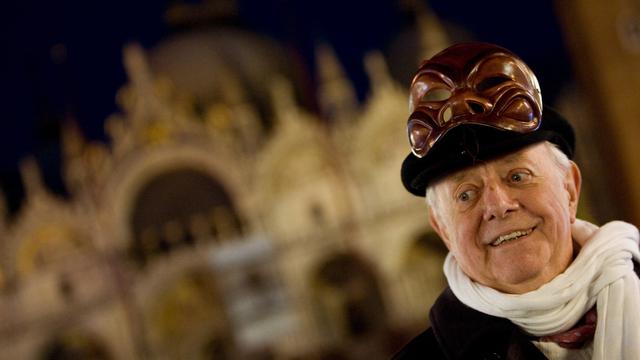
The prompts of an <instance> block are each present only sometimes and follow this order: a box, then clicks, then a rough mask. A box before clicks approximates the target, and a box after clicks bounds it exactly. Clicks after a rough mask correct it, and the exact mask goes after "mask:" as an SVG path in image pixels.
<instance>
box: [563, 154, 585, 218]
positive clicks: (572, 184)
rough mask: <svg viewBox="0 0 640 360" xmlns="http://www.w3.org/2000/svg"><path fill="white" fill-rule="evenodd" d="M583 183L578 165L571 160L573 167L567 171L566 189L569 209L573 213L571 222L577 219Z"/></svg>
mask: <svg viewBox="0 0 640 360" xmlns="http://www.w3.org/2000/svg"><path fill="white" fill-rule="evenodd" d="M581 185H582V174H581V173H580V168H578V165H576V163H574V162H573V161H571V167H570V168H569V171H567V175H566V178H565V189H566V190H567V193H568V195H569V211H570V214H571V223H572V224H573V223H574V222H575V221H576V213H577V212H578V201H579V200H580V187H581Z"/></svg>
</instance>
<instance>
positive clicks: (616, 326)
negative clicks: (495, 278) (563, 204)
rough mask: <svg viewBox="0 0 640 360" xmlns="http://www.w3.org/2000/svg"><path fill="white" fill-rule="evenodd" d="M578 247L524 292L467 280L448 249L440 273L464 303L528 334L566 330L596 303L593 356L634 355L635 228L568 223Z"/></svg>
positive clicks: (637, 312) (639, 316)
mask: <svg viewBox="0 0 640 360" xmlns="http://www.w3.org/2000/svg"><path fill="white" fill-rule="evenodd" d="M571 231H572V237H573V239H574V241H576V242H577V243H578V244H580V245H581V246H582V249H581V250H580V253H579V254H578V256H577V257H576V258H575V260H574V261H573V263H572V264H571V265H570V266H569V267H568V268H567V269H566V270H565V271H564V273H562V274H560V275H558V276H556V277H555V278H554V279H553V280H552V281H550V282H549V283H547V284H545V285H543V286H541V287H540V288H538V289H537V290H534V291H531V292H528V293H525V294H519V295H516V294H506V293H502V292H499V291H497V290H494V289H492V288H490V287H487V286H484V285H481V284H479V283H476V282H474V281H473V280H471V279H470V278H469V277H468V276H467V275H466V274H465V273H464V272H462V270H461V269H460V267H459V266H458V263H457V261H456V259H455V258H454V257H453V256H452V255H451V253H449V255H447V258H446V260H445V263H444V273H445V275H446V277H447V280H448V282H449V286H450V287H451V290H452V291H453V293H454V294H455V295H456V297H457V298H458V299H459V300H460V301H462V302H463V303H464V304H465V305H467V306H469V307H471V308H473V309H475V310H478V311H480V312H483V313H486V314H489V315H493V316H497V317H502V318H507V319H509V320H511V322H513V323H514V324H516V325H518V326H519V327H520V328H522V329H523V330H524V331H526V332H527V333H529V334H531V335H534V336H542V335H552V334H556V333H559V332H563V331H566V330H569V329H570V328H571V327H573V326H574V325H575V324H576V323H577V322H578V321H579V320H580V318H581V317H582V316H583V315H584V314H585V313H586V312H587V311H589V309H590V308H591V307H593V305H594V304H595V303H596V302H597V311H598V322H597V325H596V333H595V335H594V342H593V346H594V348H593V350H594V351H593V358H594V359H598V360H605V359H625V360H629V359H640V280H639V279H638V277H637V276H636V275H635V273H634V271H633V262H632V260H631V259H632V257H633V258H635V259H636V261H640V250H639V249H638V229H637V228H636V227H635V226H633V225H631V224H628V223H625V222H621V221H613V222H610V223H608V224H605V225H603V226H602V227H601V228H598V227H597V226H595V225H593V224H591V223H588V222H586V221H582V220H576V222H575V224H574V225H573V226H572V229H571Z"/></svg>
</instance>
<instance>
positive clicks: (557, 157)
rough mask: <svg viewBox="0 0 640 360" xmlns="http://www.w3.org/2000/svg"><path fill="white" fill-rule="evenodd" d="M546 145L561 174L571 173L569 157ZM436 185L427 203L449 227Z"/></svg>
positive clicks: (554, 146)
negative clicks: (439, 205)
mask: <svg viewBox="0 0 640 360" xmlns="http://www.w3.org/2000/svg"><path fill="white" fill-rule="evenodd" d="M544 145H545V147H546V148H547V149H548V150H549V153H550V154H551V158H552V160H553V162H554V163H555V164H556V166H557V167H558V169H559V170H560V173H561V174H563V175H564V174H565V173H566V172H567V171H569V168H571V160H569V158H568V157H567V155H566V154H565V153H564V152H562V150H560V148H558V146H557V145H555V144H553V143H550V142H549V141H545V142H544ZM436 185H437V182H435V183H433V184H431V185H429V186H428V187H427V192H426V195H425V201H426V203H427V206H429V208H431V209H432V211H433V215H434V216H435V217H436V220H437V221H438V222H439V223H441V224H443V225H445V226H447V225H448V224H445V223H443V222H442V221H441V220H443V219H441V218H440V213H439V209H438V201H437V199H436V198H437V194H436V191H435V188H436Z"/></svg>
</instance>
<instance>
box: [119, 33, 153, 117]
mask: <svg viewBox="0 0 640 360" xmlns="http://www.w3.org/2000/svg"><path fill="white" fill-rule="evenodd" d="M124 68H125V70H126V71H127V76H128V77H129V80H130V82H131V88H130V93H124V94H119V95H121V96H120V97H121V99H120V100H121V102H122V105H123V107H124V108H125V110H127V111H128V112H129V113H131V115H132V116H131V118H132V120H133V121H134V122H137V121H142V122H144V121H146V120H147V119H148V118H149V117H150V116H151V115H160V114H163V110H164V109H163V107H162V105H161V104H160V101H159V99H158V96H157V94H156V91H155V87H154V79H153V74H152V73H151V69H150V68H149V64H148V62H147V57H146V55H145V53H144V50H143V49H142V47H141V46H140V45H139V44H136V43H133V44H128V45H126V46H125V47H124Z"/></svg>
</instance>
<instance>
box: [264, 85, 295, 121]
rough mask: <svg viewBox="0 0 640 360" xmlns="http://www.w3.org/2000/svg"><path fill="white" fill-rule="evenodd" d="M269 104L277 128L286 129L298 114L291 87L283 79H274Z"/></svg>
mask: <svg viewBox="0 0 640 360" xmlns="http://www.w3.org/2000/svg"><path fill="white" fill-rule="evenodd" d="M271 103H272V106H273V112H274V120H275V121H274V122H275V125H276V126H277V127H286V126H287V125H288V124H289V123H290V122H293V121H294V120H293V118H295V117H296V114H297V113H298V107H297V106H296V102H295V99H294V96H293V86H292V85H291V83H290V82H289V81H288V80H287V79H285V78H283V77H280V76H278V77H275V78H274V80H273V82H272V83H271Z"/></svg>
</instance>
